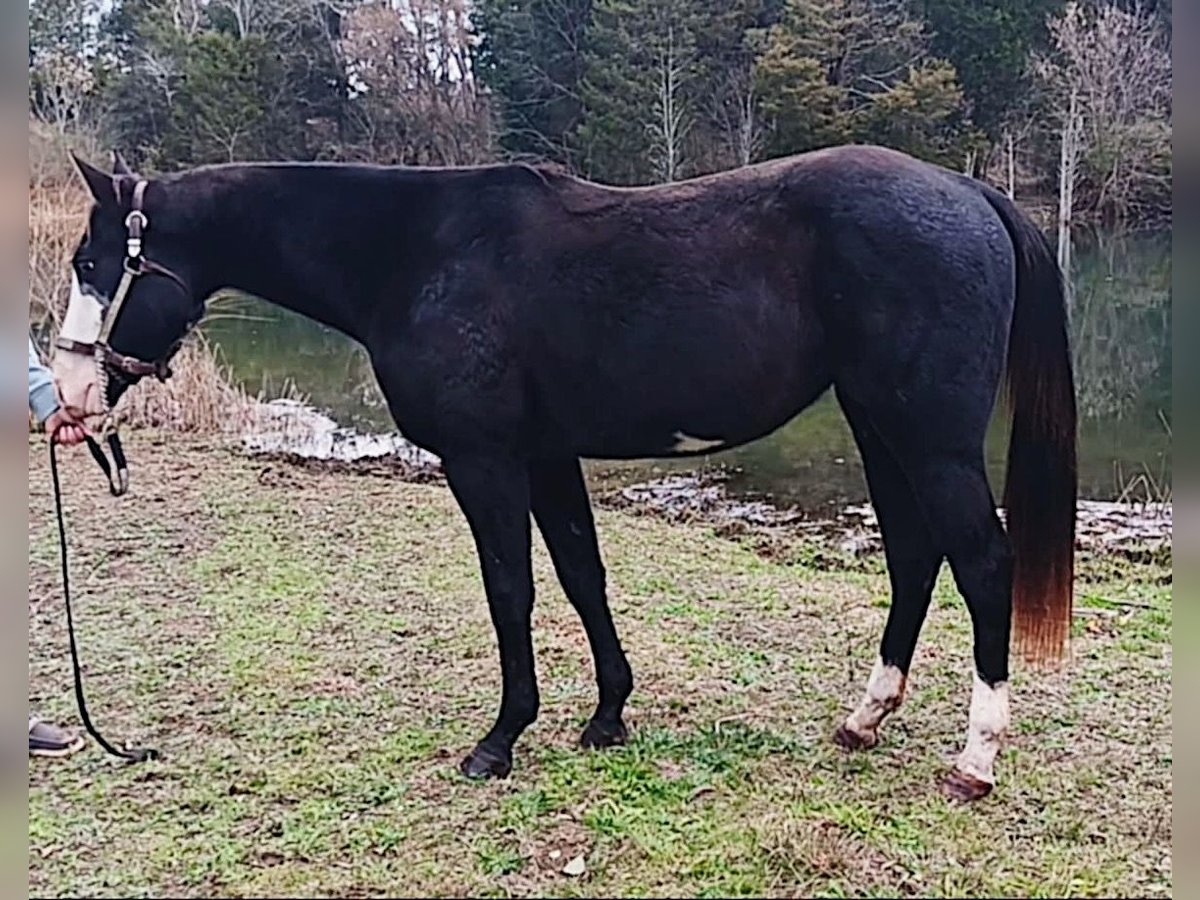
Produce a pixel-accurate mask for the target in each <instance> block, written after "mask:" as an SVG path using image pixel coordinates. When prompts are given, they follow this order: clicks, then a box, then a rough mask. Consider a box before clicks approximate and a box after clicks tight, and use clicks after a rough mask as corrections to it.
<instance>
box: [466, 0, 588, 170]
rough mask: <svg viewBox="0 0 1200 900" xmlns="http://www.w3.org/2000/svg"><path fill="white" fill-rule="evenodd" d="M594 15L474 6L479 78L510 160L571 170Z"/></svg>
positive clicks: (497, 3)
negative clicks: (544, 161)
mask: <svg viewBox="0 0 1200 900" xmlns="http://www.w3.org/2000/svg"><path fill="white" fill-rule="evenodd" d="M591 15H592V0H476V3H475V13H474V21H475V25H476V29H477V31H478V32H479V34H480V36H481V37H480V42H479V46H478V48H477V50H476V53H475V71H476V75H477V77H478V78H479V79H480V81H481V82H482V83H483V84H484V86H486V87H487V88H488V89H489V90H490V91H491V92H492V94H493V96H494V97H495V98H496V101H497V106H498V112H499V114H500V119H501V130H500V144H501V146H502V147H503V148H504V150H505V151H507V153H508V154H509V155H511V156H515V157H532V158H535V159H548V160H552V161H555V162H558V163H562V164H569V162H570V159H571V147H570V137H571V134H572V132H573V131H574V130H575V128H576V127H578V125H579V121H580V116H581V114H582V101H581V98H580V82H581V80H582V77H583V68H584V51H585V48H586V42H587V30H588V25H589V24H590V21H591Z"/></svg>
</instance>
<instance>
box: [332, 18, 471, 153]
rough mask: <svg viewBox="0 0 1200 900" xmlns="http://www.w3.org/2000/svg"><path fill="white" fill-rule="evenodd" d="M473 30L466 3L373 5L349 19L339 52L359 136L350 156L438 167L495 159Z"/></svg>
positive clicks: (346, 21) (343, 29) (344, 29)
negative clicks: (476, 70) (474, 56)
mask: <svg viewBox="0 0 1200 900" xmlns="http://www.w3.org/2000/svg"><path fill="white" fill-rule="evenodd" d="M469 26H470V23H469V19H468V8H467V3H466V0H396V2H381V3H371V4H367V5H362V6H359V7H357V8H355V9H353V10H352V11H350V12H349V13H348V14H347V15H346V16H345V17H344V19H343V28H342V37H341V39H340V40H339V41H338V50H339V56H340V58H341V60H342V64H343V67H344V71H345V73H346V76H347V79H348V81H349V85H350V90H351V97H350V99H349V107H350V116H351V117H352V121H353V123H354V130H355V131H356V132H357V137H358V141H357V142H356V145H354V146H351V147H349V148H347V149H346V151H345V152H346V153H347V155H349V156H351V157H359V158H369V159H372V160H377V161H391V162H404V163H415V164H434V165H455V164H463V163H471V162H479V161H481V160H483V159H487V158H489V157H490V156H491V149H492V141H493V129H492V126H491V116H490V106H489V104H488V102H487V99H486V98H485V97H484V96H483V95H482V94H481V93H480V91H479V90H478V88H477V85H476V82H475V78H474V74H473V72H472V70H471V48H472V40H473V37H472V35H471V31H470V27H469Z"/></svg>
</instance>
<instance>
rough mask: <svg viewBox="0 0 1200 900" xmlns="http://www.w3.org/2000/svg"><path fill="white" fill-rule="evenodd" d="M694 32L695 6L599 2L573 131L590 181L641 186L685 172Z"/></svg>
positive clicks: (693, 93) (683, 0) (667, 0)
mask: <svg viewBox="0 0 1200 900" xmlns="http://www.w3.org/2000/svg"><path fill="white" fill-rule="evenodd" d="M698 26H699V20H698V17H697V6H696V5H695V0H597V3H596V6H595V9H594V10H593V21H592V26H591V31H590V35H589V42H588V44H589V46H588V51H587V54H586V68H585V70H584V71H585V74H584V79H583V82H582V85H581V91H580V93H581V97H582V99H583V115H582V121H581V124H580V127H579V128H578V129H577V131H576V146H577V147H578V148H579V153H580V157H579V160H580V163H581V166H582V167H583V170H584V171H585V172H586V173H587V174H588V175H589V176H591V177H595V178H600V179H603V180H606V181H610V182H613V183H617V184H645V183H648V182H656V181H673V180H675V179H677V178H681V177H683V176H684V175H685V174H686V173H688V172H689V171H690V170H691V167H690V160H689V158H688V137H689V135H690V132H691V129H692V126H693V123H694V121H695V116H696V110H697V106H698V100H697V87H698V78H697V71H698V70H697V51H696V33H697V30H698Z"/></svg>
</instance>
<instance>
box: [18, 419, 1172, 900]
mask: <svg viewBox="0 0 1200 900" xmlns="http://www.w3.org/2000/svg"><path fill="white" fill-rule="evenodd" d="M127 451H128V453H129V456H130V459H131V461H132V465H133V479H134V483H133V488H132V490H131V492H130V494H129V495H128V496H126V497H124V498H120V499H113V498H111V497H109V496H108V494H107V491H106V490H105V488H104V484H103V481H102V479H101V476H100V475H99V473H98V471H96V470H95V469H94V468H93V464H92V462H91V460H90V459H89V458H88V457H87V454H86V453H82V452H80V453H68V454H64V457H66V459H65V472H64V484H65V492H66V495H67V496H66V505H67V515H68V525H69V529H70V541H71V548H72V554H73V556H72V560H71V564H72V577H73V583H74V585H75V589H76V591H77V598H78V599H77V603H78V606H77V627H78V631H79V637H80V640H81V651H82V654H83V657H84V663H85V671H86V679H87V689H88V697H89V701H90V704H91V707H92V714H93V717H94V719H95V720H96V721H97V724H98V725H99V727H100V728H101V730H102V731H103V732H104V733H105V734H106V736H108V737H109V738H110V739H116V740H121V741H123V740H126V739H128V740H130V741H132V742H134V743H144V744H149V745H151V746H155V747H157V748H158V749H159V750H161V751H162V753H163V758H162V759H161V760H159V761H156V762H151V763H146V764H142V765H138V766H126V765H123V764H121V763H119V762H116V761H114V760H111V759H109V758H107V757H105V755H104V754H103V752H102V751H101V750H100V749H99V748H98V747H96V746H95V745H94V744H90V745H89V747H88V749H87V750H86V751H85V752H83V753H81V754H79V755H77V756H74V757H71V758H69V759H67V760H63V761H49V760H30V766H29V878H30V891H31V893H32V894H34V895H42V896H194V897H210V896H296V897H299V896H364V897H365V896H465V895H471V896H534V895H547V894H552V895H556V896H701V897H718V896H720V897H730V896H763V895H768V896H851V895H853V896H895V895H902V896H963V895H973V896H994V897H1003V896H1026V897H1029V896H1046V897H1049V896H1064V895H1072V896H1097V897H1098V896H1106V897H1133V896H1138V897H1151V896H1158V897H1166V896H1170V894H1171V890H1172V873H1171V850H1170V847H1171V807H1172V784H1171V718H1170V704H1171V621H1172V612H1171V591H1172V580H1171V568H1170V560H1169V559H1165V560H1164V559H1162V558H1161V556H1158V557H1155V558H1153V559H1152V560H1150V561H1147V560H1146V559H1142V560H1141V561H1134V560H1131V559H1129V558H1127V557H1124V556H1117V555H1111V556H1110V555H1104V554H1086V555H1084V557H1083V558H1082V560H1081V563H1080V573H1079V579H1078V582H1077V601H1076V602H1077V607H1078V609H1077V616H1076V623H1075V625H1076V627H1075V631H1074V641H1073V659H1072V661H1071V663H1070V665H1069V666H1068V667H1067V668H1066V670H1065V671H1063V672H1061V673H1058V674H1049V675H1048V674H1044V673H1038V672H1033V671H1030V670H1028V669H1026V668H1025V667H1024V666H1022V665H1021V664H1019V663H1014V675H1013V716H1014V724H1013V729H1012V733H1011V736H1010V739H1009V741H1008V744H1007V747H1006V749H1005V751H1004V752H1003V754H1002V756H1001V759H1000V761H999V766H998V771H999V776H1000V779H1001V780H1000V784H999V786H998V788H997V790H996V792H995V793H994V794H993V795H992V796H991V797H990V798H988V799H987V800H985V801H983V802H982V803H980V804H978V805H975V806H973V807H963V806H959V805H955V804H952V803H950V802H948V801H946V800H945V799H943V797H942V796H941V795H940V794H939V793H938V791H937V784H938V779H939V777H940V776H941V775H942V773H943V772H944V771H945V769H946V767H947V766H948V765H949V763H950V761H951V760H952V759H953V756H954V755H955V754H956V753H957V751H958V750H959V748H960V744H961V741H962V740H963V738H964V736H965V728H966V713H967V704H968V701H969V696H970V690H971V675H970V672H971V662H970V641H969V621H968V618H967V615H966V612H965V609H964V607H963V604H962V602H961V600H960V599H959V598H958V596H957V594H956V593H955V592H954V590H953V586H952V582H951V579H950V577H949V573H948V572H943V575H942V578H941V579H940V581H939V585H938V590H937V595H936V598H935V601H934V608H933V610H932V611H931V614H930V619H929V621H928V623H927V624H926V626H925V630H924V632H923V635H922V641H921V645H920V648H919V650H918V656H917V661H916V664H915V666H914V671H913V676H912V679H911V682H910V684H911V695H910V699H909V701H908V703H907V705H906V706H905V707H904V708H903V709H902V710H900V711H899V712H898V713H897V714H896V715H895V716H894V717H893V719H892V720H890V721H889V723H888V725H887V726H885V729H884V738H883V741H882V743H881V745H880V746H879V747H878V748H876V749H875V750H873V751H870V752H867V753H862V754H854V755H849V754H846V753H845V752H843V751H841V750H839V749H837V748H836V747H835V746H834V744H833V743H832V741H831V740H830V735H831V734H832V732H833V730H834V728H835V727H836V726H837V724H838V722H839V719H840V717H842V716H844V715H845V713H846V712H847V711H848V709H849V708H850V706H851V705H852V704H853V703H854V701H855V700H857V698H858V696H859V695H860V693H861V691H862V688H863V685H864V681H865V678H866V676H867V673H868V671H869V669H870V666H871V663H872V660H873V657H874V655H875V652H876V647H877V644H878V640H879V637H880V634H881V629H882V626H883V621H884V618H885V616H886V613H887V577H886V573H885V571H884V568H883V564H882V559H881V556H880V554H879V553H878V552H870V553H866V554H863V555H860V556H857V557H849V556H846V555H845V554H842V553H839V552H835V551H831V550H830V549H829V548H828V547H826V546H823V545H822V544H821V542H820V540H819V538H817V537H803V536H796V537H794V538H781V537H780V536H778V535H772V536H771V537H770V538H769V539H767V538H764V537H763V535H762V534H757V533H755V531H754V530H753V529H752V528H744V529H730V528H725V527H720V528H718V527H715V526H714V525H712V524H711V523H709V524H706V523H704V522H702V521H699V522H683V523H680V522H674V523H669V522H667V521H665V520H663V519H662V518H660V517H656V516H654V515H633V514H631V513H630V512H629V511H625V510H620V509H613V508H608V507H607V506H604V507H602V508H601V509H600V510H599V511H598V514H597V515H598V523H599V531H600V539H601V544H602V547H603V550H604V554H605V559H606V563H607V567H608V580H609V588H610V596H611V603H612V608H613V613H614V617H615V619H616V622H617V626H618V629H619V631H620V633H621V635H622V638H623V640H624V643H625V646H626V648H627V651H628V653H629V656H630V661H631V663H632V665H633V668H634V675H635V681H636V687H635V691H634V694H633V697H632V698H631V701H630V708H629V713H628V717H627V721H628V722H629V724H630V726H631V730H632V740H631V744H630V746H628V747H626V748H623V749H620V750H616V751H612V752H608V753H584V752H582V751H580V750H578V749H577V748H576V746H575V741H576V739H577V737H578V734H579V732H580V730H581V728H582V726H583V724H584V722H585V721H586V718H587V716H588V714H589V713H590V711H591V709H592V706H593V704H594V699H595V687H594V682H593V676H592V670H591V661H590V655H589V653H588V649H587V643H586V640H585V638H584V634H583V630H582V628H581V627H580V625H579V623H578V620H577V619H576V617H575V616H574V614H573V612H572V611H571V609H570V607H569V605H568V604H567V602H566V600H565V598H564V597H563V595H562V592H561V590H560V588H559V586H558V584H557V582H556V581H555V580H554V578H553V576H552V572H551V569H550V565H549V560H548V557H547V554H546V552H545V549H544V547H543V546H542V545H541V544H540V543H537V544H536V545H535V556H534V563H535V571H536V574H537V579H538V581H537V588H538V601H537V607H536V612H535V642H536V649H537V654H538V656H537V658H538V672H539V677H540V681H541V696H542V713H541V718H540V719H539V721H538V722H537V724H536V725H534V727H532V728H531V729H530V730H529V731H528V732H527V733H526V735H525V736H524V738H523V739H522V740H521V742H520V743H519V744H518V746H517V757H516V765H515V768H514V771H513V774H512V776H511V777H510V778H509V779H508V780H507V781H504V782H501V783H495V784H485V785H480V784H474V783H469V782H467V781H466V780H465V779H463V778H462V777H461V776H459V774H458V772H457V763H458V760H459V758H460V757H461V755H462V754H463V753H465V752H466V751H467V750H468V749H469V748H470V747H471V745H472V744H473V742H474V739H476V738H477V737H479V736H480V735H481V734H482V733H483V732H484V731H485V730H486V729H487V727H488V726H489V725H490V722H491V718H492V716H493V714H494V711H495V706H496V703H497V702H498V698H499V673H498V666H497V661H496V648H495V639H494V637H493V634H492V629H491V625H490V621H489V618H488V613H487V608H486V605H485V602H484V597H483V589H482V585H481V581H480V578H479V575H478V570H477V568H476V559H475V554H474V549H473V545H472V543H471V539H470V535H469V532H468V531H467V528H466V525H465V522H464V521H463V519H462V518H461V515H460V513H459V512H458V510H457V508H456V507H455V505H454V503H453V501H452V498H451V497H450V495H449V492H448V491H447V490H446V488H445V487H444V486H442V485H441V484H439V483H437V482H436V481H434V482H427V483H411V482H405V481H402V480H398V479H396V478H395V477H388V476H387V473H386V471H385V470H384V469H381V468H380V467H373V468H371V469H370V470H369V473H368V474H355V473H354V472H353V470H351V469H349V468H342V469H337V470H326V471H322V470H321V469H319V468H314V467H301V466H295V465H290V464H287V463H283V462H278V461H269V460H264V459H260V458H251V457H247V456H245V455H242V454H239V453H235V452H233V451H232V450H230V449H227V448H224V447H222V446H220V445H218V444H216V443H211V442H204V441H199V440H183V439H179V438H177V437H171V438H169V439H168V438H165V437H156V436H155V435H152V434H146V433H142V434H137V435H134V436H132V437H131V438H129V439H128V440H127ZM29 466H30V499H29V523H30V546H29V565H30V606H29V628H30V651H29V653H30V655H29V674H30V697H29V700H30V705H31V709H33V710H34V711H36V712H38V713H41V714H44V715H46V716H47V717H48V718H51V719H52V720H55V721H59V722H63V723H66V724H74V723H75V722H76V721H77V714H76V712H75V708H74V699H73V696H72V693H71V677H70V660H69V656H68V654H67V644H66V633H65V619H64V612H63V608H62V599H61V587H60V583H59V574H58V557H57V537H56V532H55V528H54V519H53V498H52V494H51V491H50V483H49V475H48V472H47V470H46V462H45V456H44V444H43V443H42V440H41V438H40V437H38V436H31V438H30V451H29ZM535 534H536V532H535Z"/></svg>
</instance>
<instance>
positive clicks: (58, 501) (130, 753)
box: [50, 425, 159, 763]
mask: <svg viewBox="0 0 1200 900" xmlns="http://www.w3.org/2000/svg"><path fill="white" fill-rule="evenodd" d="M63 427H65V426H62V425H60V426H59V427H58V428H56V429H55V430H54V433H53V434H51V435H50V476H51V478H52V480H53V481H54V511H55V513H56V514H57V516H58V547H59V551H60V554H61V558H62V581H63V599H64V600H65V601H66V606H67V638H68V640H69V642H70V645H71V667H72V668H73V670H74V672H75V701H76V703H77V704H78V705H79V718H80V719H82V720H83V727H84V728H86V729H87V732H88V734H90V735H91V736H92V737H94V738H95V739H96V743H98V744H99V745H100V746H101V747H103V748H104V750H105V752H107V753H109V754H111V755H112V756H117V757H120V758H121V759H125V760H128V761H129V762H131V763H137V762H145V761H146V760H149V759H158V758H159V752H158V751H157V750H155V749H153V748H151V747H130V748H128V749H126V750H120V749H118V748H116V747H114V746H113V745H112V744H110V743H109V742H108V741H106V740H105V739H104V737H103V735H101V734H100V732H99V731H97V730H96V726H95V725H93V724H92V718H91V716H89V715H88V709H87V701H86V700H85V699H84V697H83V670H82V669H81V668H80V665H79V649H78V648H77V647H76V646H75V620H74V618H73V617H72V615H71V584H70V579H69V577H68V574H67V528H66V525H65V524H64V522H63V511H62V489H61V488H60V487H59V483H58V456H57V454H56V453H55V448H56V446H57V443H58V442H57V441H56V440H55V438H56V437H57V436H58V432H59V430H60V429H62V428H63ZM108 445H109V447H110V448H111V449H112V452H113V460H114V461H115V462H116V464H117V471H118V482H117V483H114V482H113V478H112V470H111V468H110V466H109V465H108V460H107V459H105V458H104V452H103V451H102V450H101V449H100V445H99V444H97V443H96V442H95V441H94V440H93V439H92V438H90V437H89V438H88V449H89V450H91V451H92V456H93V457H95V459H96V461H97V462H98V463H100V468H101V469H103V470H104V474H105V475H106V476H107V477H108V489H109V491H110V492H111V493H112V494H113V496H119V495H120V494H123V493H124V492H125V491H124V487H125V486H127V485H128V475H127V474H126V472H127V469H126V465H125V454H124V452H123V451H122V449H121V442H120V440H119V439H118V438H117V436H116V434H112V435H109V438H108Z"/></svg>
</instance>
